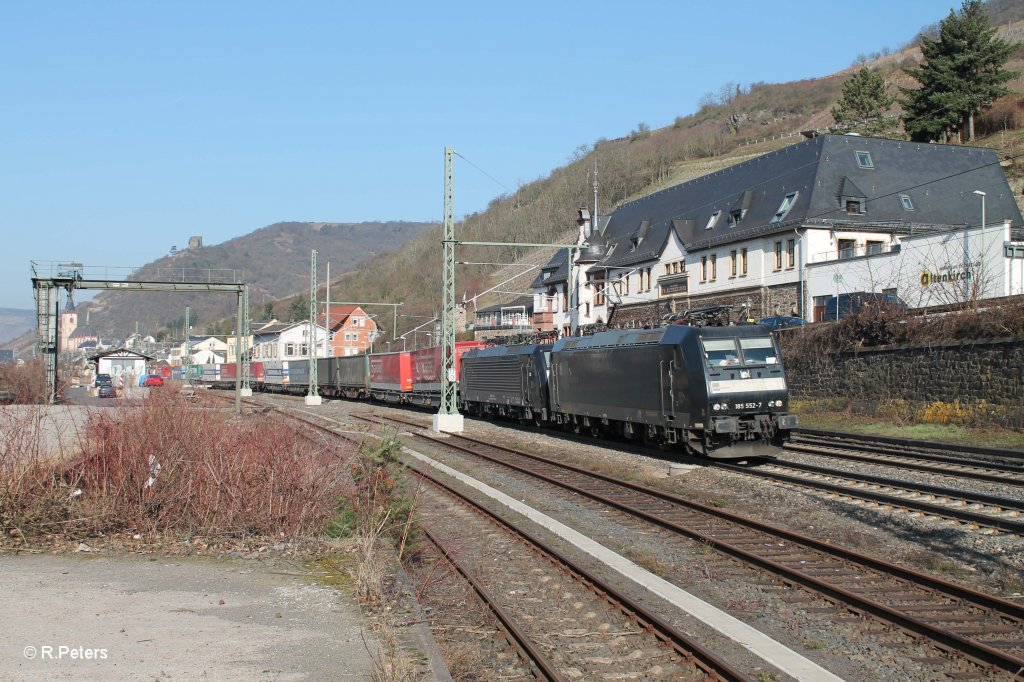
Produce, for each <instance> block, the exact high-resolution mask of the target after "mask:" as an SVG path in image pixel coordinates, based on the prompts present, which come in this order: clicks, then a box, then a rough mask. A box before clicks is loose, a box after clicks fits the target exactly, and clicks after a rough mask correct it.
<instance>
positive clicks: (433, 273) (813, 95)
mask: <svg viewBox="0 0 1024 682" xmlns="http://www.w3.org/2000/svg"><path fill="white" fill-rule="evenodd" d="M987 7H988V10H989V14H990V16H991V18H992V22H993V24H994V25H997V26H998V27H999V30H1000V35H1001V36H1004V37H1006V38H1007V39H1008V40H1010V41H1011V42H1013V43H1014V45H1015V47H1014V51H1013V52H1012V54H1011V56H1010V60H1009V62H1008V64H1007V68H1009V69H1013V70H1016V71H1024V49H1022V48H1021V45H1020V41H1021V40H1024V25H1022V24H1021V23H1020V21H1019V20H1021V19H1024V0H998V1H996V2H992V3H989V4H988V5H987ZM937 28H938V25H937V24H936V25H934V26H929V27H927V28H926V29H924V31H922V34H919V35H918V36H917V37H916V38H914V39H913V40H912V41H910V42H909V43H908V45H907V46H904V47H903V48H901V49H891V48H883V49H881V50H879V51H878V52H874V53H870V54H864V55H859V56H858V57H857V58H856V59H855V62H854V64H853V65H851V67H850V68H848V69H846V70H843V71H841V72H839V73H835V74H831V75H826V76H823V77H821V78H816V79H812V80H805V81H798V82H790V83H781V84H769V83H753V84H750V85H743V84H739V83H726V84H724V85H723V86H722V87H721V88H720V90H719V91H718V92H715V93H707V94H706V95H704V97H703V98H702V99H701V106H700V109H699V110H698V111H697V112H695V113H693V114H690V115H688V116H680V117H679V118H677V119H676V120H675V121H674V122H673V123H672V124H670V125H668V126H665V127H662V128H659V129H656V130H655V129H651V127H650V126H649V125H648V124H646V123H640V124H638V126H637V127H636V128H635V129H634V130H633V131H631V132H630V133H629V134H628V135H626V136H624V137H620V138H617V139H614V140H605V139H601V140H597V141H595V142H594V143H593V144H592V145H584V146H581V147H579V148H578V149H576V150H575V151H574V152H572V154H571V156H570V158H569V159H568V160H567V163H566V164H565V165H564V166H562V167H559V168H556V169H554V170H553V171H552V172H551V173H550V174H549V175H548V176H547V177H545V178H542V179H539V180H536V181H534V182H531V183H528V184H525V185H523V186H521V187H519V188H518V190H517V191H516V192H514V193H512V194H508V195H503V196H499V197H497V198H495V199H494V200H493V201H491V203H490V205H489V206H488V207H487V209H486V210H484V211H481V212H479V213H475V214H473V215H469V216H467V217H466V218H465V220H464V221H462V222H460V223H459V224H458V225H457V226H456V235H457V236H458V238H459V239H464V240H469V241H519V242H559V243H564V242H565V240H566V239H569V240H573V239H575V235H576V227H575V222H574V220H575V213H576V209H578V208H580V207H591V208H592V206H593V186H592V182H593V175H592V174H593V170H594V169H595V168H597V172H598V185H599V187H598V204H599V207H600V211H601V212H602V213H604V212H610V211H611V210H612V209H614V207H615V206H617V205H619V204H621V203H622V202H624V201H627V200H630V199H633V198H636V197H639V196H642V195H645V194H648V193H651V192H654V191H657V190H659V189H663V188H665V187H668V186H671V185H673V184H677V183H679V182H683V181H685V180H689V179H692V178H694V177H698V176H700V175H704V174H706V173H710V172H712V171H714V170H718V169H720V168H723V167H726V166H728V165H732V164H735V163H739V162H741V161H744V160H746V159H748V158H751V157H753V156H757V155H759V154H763V153H765V152H767V151H770V150H772V149H776V148H779V147H781V146H785V145H788V144H792V143H795V142H799V141H801V140H802V139H804V138H803V136H802V135H801V134H800V133H801V132H802V131H813V130H818V131H827V130H829V128H830V126H832V125H834V123H835V119H834V118H833V116H832V114H831V111H830V110H831V109H832V107H833V106H834V105H835V104H836V102H837V100H838V99H839V97H840V94H841V91H842V89H843V84H844V83H845V82H846V81H847V80H848V79H849V78H850V77H851V76H852V75H853V74H854V73H856V72H857V71H858V70H859V69H861V68H862V67H864V66H868V67H871V68H872V69H875V70H877V72H878V73H879V74H881V76H882V77H883V78H884V80H885V83H886V87H887V88H889V89H890V90H891V91H892V93H893V94H894V95H897V94H899V91H898V88H899V87H901V86H902V87H905V88H906V87H916V81H914V79H913V78H912V77H911V76H910V75H908V74H907V73H906V71H905V69H910V68H914V67H916V66H918V65H919V64H920V62H921V59H922V56H921V50H920V48H919V47H918V45H919V44H920V39H921V35H935V34H936V31H937ZM1008 86H1009V88H1010V91H1011V92H1010V94H1009V95H1007V96H1005V97H1003V98H1001V99H999V100H998V101H997V102H996V103H995V106H993V107H992V108H991V109H989V110H988V111H987V112H986V113H984V114H983V115H981V116H979V117H978V118H977V120H976V130H977V132H978V135H979V138H978V139H977V140H975V141H974V142H973V144H981V145H984V146H992V147H996V148H998V149H999V150H1000V151H1001V152H1004V153H1005V154H1006V155H1007V156H1010V155H1012V154H1014V153H1016V152H1017V150H1019V149H1022V148H1024V144H1022V141H1021V135H1020V134H1019V133H1018V131H1017V129H1018V126H1022V125H1024V98H1022V97H1021V94H1022V93H1024V80H1022V79H1021V78H1020V77H1018V78H1015V79H1014V80H1012V81H1010V82H1009V83H1008ZM900 113H901V109H900V106H899V103H898V101H896V102H894V103H893V104H892V106H891V108H890V109H889V111H888V112H887V115H888V116H889V117H890V118H892V119H893V120H895V121H896V122H897V123H898V120H899V115H900ZM640 115H642V112H638V116H640ZM895 136H897V137H900V136H905V133H904V132H903V130H902V126H900V127H899V130H898V131H897V132H896V133H895ZM1006 171H1007V174H1008V175H1009V176H1010V179H1011V186H1012V187H1014V189H1015V190H1018V194H1019V189H1020V185H1021V178H1022V177H1024V166H1021V165H1020V164H1018V163H1016V162H1014V163H1010V164H1008V165H1007V168H1006ZM459 172H460V168H459V166H458V162H457V163H456V181H455V191H456V196H457V193H458V173H459ZM440 239H441V230H440V227H437V228H434V229H431V230H429V231H428V232H427V233H426V234H424V235H423V236H422V237H420V238H418V239H416V240H414V241H412V242H410V243H409V244H408V245H407V246H406V247H405V248H403V249H402V250H400V251H398V252H397V253H389V254H387V255H383V256H378V257H377V258H374V259H372V260H370V261H369V262H367V263H366V264H365V265H363V266H361V267H360V268H359V269H358V270H356V271H355V272H353V273H350V274H349V275H347V276H345V278H344V279H343V281H342V282H340V284H341V285H342V286H341V287H338V288H336V289H335V292H336V293H337V294H339V295H342V296H344V297H346V298H347V299H349V300H367V301H395V302H404V304H405V305H404V308H403V311H404V312H405V313H408V314H414V315H420V316H421V315H431V314H436V313H437V312H438V307H439V305H440V299H441V293H440V286H441V243H440ZM552 253H553V250H550V249H549V250H546V251H545V250H533V249H525V250H524V249H517V248H510V247H505V248H487V249H482V248H468V247H461V248H460V249H459V251H458V258H459V260H461V261H466V262H471V263H473V262H485V263H509V262H513V261H519V263H518V264H517V265H514V266H507V267H504V268H500V267H496V266H486V265H478V266H474V265H463V266H460V267H459V269H458V271H457V278H456V281H457V288H458V293H457V296H458V297H459V298H462V297H463V296H465V297H467V298H470V299H472V297H473V296H474V295H475V294H477V293H478V292H481V291H484V290H486V289H488V288H489V287H490V286H493V285H494V284H497V283H499V282H501V281H504V280H506V279H508V278H509V277H512V276H514V275H515V274H516V273H519V272H523V271H524V270H527V269H528V268H530V267H531V266H536V265H540V264H542V263H543V262H545V261H547V260H548V258H549V257H550V256H551V255H552ZM535 275H536V269H529V270H527V271H526V272H525V273H523V274H522V276H520V277H519V278H518V279H516V280H514V281H512V282H509V283H507V284H505V285H503V286H502V287H501V290H502V291H504V292H526V291H528V286H529V283H530V281H531V280H532V279H533V277H534V276H535ZM502 297H504V298H502ZM514 297H515V294H514V293H501V294H499V293H495V294H490V295H488V296H487V297H485V298H482V299H481V300H480V301H479V304H480V305H488V304H491V303H494V302H496V301H498V300H507V299H511V298H514ZM470 313H472V306H471V307H470ZM419 321H421V319H420V318H409V319H408V320H407V322H406V323H405V324H404V325H403V323H401V322H400V324H399V330H398V333H399V334H401V333H402V332H403V331H404V330H406V329H409V328H412V327H413V326H415V325H416V324H419Z"/></svg>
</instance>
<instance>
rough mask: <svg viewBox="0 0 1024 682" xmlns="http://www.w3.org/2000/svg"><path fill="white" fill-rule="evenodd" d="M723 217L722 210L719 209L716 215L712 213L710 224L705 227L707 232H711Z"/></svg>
mask: <svg viewBox="0 0 1024 682" xmlns="http://www.w3.org/2000/svg"><path fill="white" fill-rule="evenodd" d="M721 216H722V210H721V209H719V210H717V211H715V212H714V213H712V214H711V217H710V218H709V219H708V224H707V225H706V226H705V227H704V229H705V230H710V229H711V228H712V227H714V226H715V225H716V224H717V223H718V219H719V218H720V217H721Z"/></svg>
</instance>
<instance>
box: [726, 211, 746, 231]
mask: <svg viewBox="0 0 1024 682" xmlns="http://www.w3.org/2000/svg"><path fill="white" fill-rule="evenodd" d="M745 213H746V211H744V210H743V209H739V208H737V209H734V210H732V211H729V227H732V226H733V225H738V224H739V222H740V221H741V220H743V215H744V214H745Z"/></svg>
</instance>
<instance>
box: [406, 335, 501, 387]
mask: <svg viewBox="0 0 1024 682" xmlns="http://www.w3.org/2000/svg"><path fill="white" fill-rule="evenodd" d="M484 345H485V344H484V342H483V341H459V342H457V343H456V344H455V376H454V377H452V381H453V382H455V383H458V381H459V367H460V366H461V364H462V362H461V361H462V356H463V354H465V352H466V351H468V350H472V349H473V348H483V347H484ZM411 354H412V389H413V390H414V391H419V392H431V393H433V392H436V393H440V392H441V368H442V365H441V347H440V346H434V347H432V348H421V349H419V350H414V351H412V353H411Z"/></svg>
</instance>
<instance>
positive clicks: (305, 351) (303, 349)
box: [299, 343, 309, 355]
mask: <svg viewBox="0 0 1024 682" xmlns="http://www.w3.org/2000/svg"><path fill="white" fill-rule="evenodd" d="M299 355H309V344H308V343H304V344H302V345H300V346H299Z"/></svg>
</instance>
